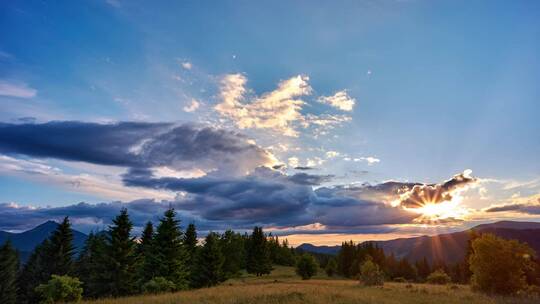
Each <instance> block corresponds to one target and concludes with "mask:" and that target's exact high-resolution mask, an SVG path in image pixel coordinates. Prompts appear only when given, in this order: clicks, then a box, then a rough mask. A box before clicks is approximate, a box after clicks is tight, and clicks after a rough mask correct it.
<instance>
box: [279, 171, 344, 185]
mask: <svg viewBox="0 0 540 304" xmlns="http://www.w3.org/2000/svg"><path fill="white" fill-rule="evenodd" d="M333 177H334V176H333V175H313V174H307V173H296V174H294V175H291V176H289V177H288V178H289V180H290V181H292V182H293V183H295V184H299V185H309V186H318V185H320V184H322V183H326V182H329V181H331V180H332V178H333Z"/></svg>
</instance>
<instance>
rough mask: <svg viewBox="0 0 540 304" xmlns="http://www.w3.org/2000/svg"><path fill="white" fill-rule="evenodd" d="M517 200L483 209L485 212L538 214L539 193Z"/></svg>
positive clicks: (539, 211) (539, 210) (539, 207)
mask: <svg viewBox="0 0 540 304" xmlns="http://www.w3.org/2000/svg"><path fill="white" fill-rule="evenodd" d="M517 200H518V202H513V203H509V204H502V205H495V206H491V207H488V208H486V209H484V211H485V212H489V213H491V212H508V211H510V212H519V213H524V214H540V195H533V196H531V197H527V198H524V199H517Z"/></svg>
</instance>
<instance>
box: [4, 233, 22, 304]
mask: <svg viewBox="0 0 540 304" xmlns="http://www.w3.org/2000/svg"><path fill="white" fill-rule="evenodd" d="M18 270H19V255H18V253H17V251H16V250H15V248H13V246H12V245H11V241H10V240H7V242H6V243H5V244H4V245H2V246H1V247H0V303H3V304H15V303H17V273H18Z"/></svg>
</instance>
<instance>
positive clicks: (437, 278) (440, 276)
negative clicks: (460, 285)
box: [427, 269, 451, 285]
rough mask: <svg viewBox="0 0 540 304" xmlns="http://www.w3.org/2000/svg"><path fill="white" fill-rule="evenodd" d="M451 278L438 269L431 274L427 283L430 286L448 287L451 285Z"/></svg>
mask: <svg viewBox="0 0 540 304" xmlns="http://www.w3.org/2000/svg"><path fill="white" fill-rule="evenodd" d="M450 281H451V279H450V276H449V275H447V274H446V272H444V270H442V269H437V270H435V271H434V272H432V273H430V274H429V275H428V277H427V282H428V283H430V284H439V285H446V284H448V283H450Z"/></svg>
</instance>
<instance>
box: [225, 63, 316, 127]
mask: <svg viewBox="0 0 540 304" xmlns="http://www.w3.org/2000/svg"><path fill="white" fill-rule="evenodd" d="M308 81H309V77H307V76H305V75H298V76H295V77H292V78H290V79H288V80H284V81H282V82H280V83H279V84H278V87H277V89H276V90H274V91H271V92H268V93H265V94H263V95H262V96H259V97H253V98H251V99H250V100H248V101H247V102H244V101H245V99H246V96H245V93H246V92H247V89H246V88H245V85H246V83H247V78H246V77H245V76H244V75H242V74H229V75H225V76H224V77H223V79H222V80H221V102H220V103H219V104H217V105H216V106H215V110H216V111H217V112H218V113H219V114H220V115H222V116H223V117H226V118H228V119H231V120H232V121H233V122H234V123H235V124H236V126H237V127H238V128H240V129H247V128H255V129H270V130H273V131H276V132H281V133H283V134H284V135H286V136H295V137H296V136H298V132H297V131H296V130H295V128H294V123H295V122H297V121H302V120H303V116H302V114H301V113H300V110H301V109H302V106H303V105H304V101H302V100H300V99H297V98H298V97H301V96H305V95H309V94H311V91H312V89H311V87H310V86H309V84H308Z"/></svg>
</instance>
